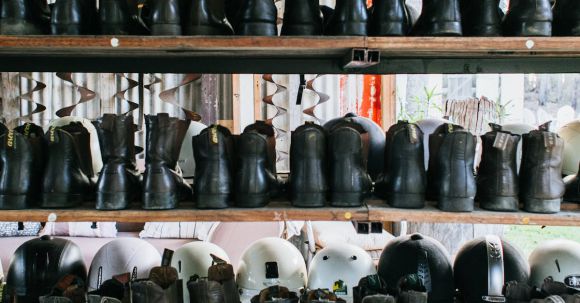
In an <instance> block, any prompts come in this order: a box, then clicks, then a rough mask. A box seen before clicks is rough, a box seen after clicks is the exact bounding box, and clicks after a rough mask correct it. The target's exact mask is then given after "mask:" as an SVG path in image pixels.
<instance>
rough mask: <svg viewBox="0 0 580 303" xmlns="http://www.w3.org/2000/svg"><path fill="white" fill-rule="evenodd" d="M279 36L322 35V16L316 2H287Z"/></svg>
mask: <svg viewBox="0 0 580 303" xmlns="http://www.w3.org/2000/svg"><path fill="white" fill-rule="evenodd" d="M281 35H299V36H307V35H322V15H321V12H320V7H319V6H318V0H293V1H287V2H286V4H285V6H284V19H283V23H282V32H281Z"/></svg>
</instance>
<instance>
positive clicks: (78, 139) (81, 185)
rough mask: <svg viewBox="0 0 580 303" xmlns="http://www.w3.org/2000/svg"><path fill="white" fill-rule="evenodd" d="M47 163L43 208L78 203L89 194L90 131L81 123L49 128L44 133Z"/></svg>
mask: <svg viewBox="0 0 580 303" xmlns="http://www.w3.org/2000/svg"><path fill="white" fill-rule="evenodd" d="M45 138H46V140H47V141H48V162H47V164H46V169H45V171H44V179H43V184H42V203H41V207H45V208H70V207H76V206H80V205H81V204H82V202H84V201H85V200H86V199H89V198H90V193H93V190H94V183H93V182H92V180H91V177H92V176H93V175H94V173H93V171H92V170H93V168H92V160H91V143H90V134H89V132H88V130H87V129H86V128H84V127H83V125H82V124H81V123H78V122H73V123H71V124H68V125H65V126H62V127H51V128H50V129H49V131H48V132H47V133H46V134H45Z"/></svg>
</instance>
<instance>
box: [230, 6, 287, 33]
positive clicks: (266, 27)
mask: <svg viewBox="0 0 580 303" xmlns="http://www.w3.org/2000/svg"><path fill="white" fill-rule="evenodd" d="M277 18H278V10H277V9H276V5H274V1H273V0H244V2H243V4H242V7H241V8H240V11H239V12H238V16H237V17H236V21H237V22H236V25H235V32H236V34H237V35H242V36H277V35H278V28H277V27H276V20H277Z"/></svg>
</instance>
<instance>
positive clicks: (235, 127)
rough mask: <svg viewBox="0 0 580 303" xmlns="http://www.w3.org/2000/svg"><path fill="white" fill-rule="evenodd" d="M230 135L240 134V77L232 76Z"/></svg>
mask: <svg viewBox="0 0 580 303" xmlns="http://www.w3.org/2000/svg"><path fill="white" fill-rule="evenodd" d="M232 112H233V117H232V120H233V121H232V123H233V124H232V133H234V134H239V133H241V132H242V130H241V124H240V75H238V74H233V75H232Z"/></svg>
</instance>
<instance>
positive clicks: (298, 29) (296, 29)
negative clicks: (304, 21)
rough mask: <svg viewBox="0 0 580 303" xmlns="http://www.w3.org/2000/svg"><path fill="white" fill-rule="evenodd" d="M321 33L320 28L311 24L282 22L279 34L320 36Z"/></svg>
mask: <svg viewBox="0 0 580 303" xmlns="http://www.w3.org/2000/svg"><path fill="white" fill-rule="evenodd" d="M320 35H322V28H318V29H317V28H316V27H315V26H312V25H297V24H296V25H284V24H282V31H280V36H320Z"/></svg>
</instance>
